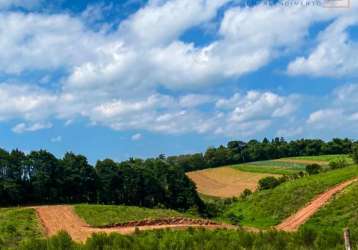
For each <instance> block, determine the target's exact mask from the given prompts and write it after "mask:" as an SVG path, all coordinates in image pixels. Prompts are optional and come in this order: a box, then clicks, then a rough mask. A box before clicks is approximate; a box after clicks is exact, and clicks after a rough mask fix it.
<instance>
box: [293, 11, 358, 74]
mask: <svg viewBox="0 0 358 250" xmlns="http://www.w3.org/2000/svg"><path fill="white" fill-rule="evenodd" d="M357 25H358V16H349V15H348V16H344V17H341V18H339V19H337V20H336V21H335V22H333V23H332V24H331V25H329V27H327V28H326V30H325V31H323V32H322V33H321V34H320V36H319V38H318V45H317V47H316V48H315V49H314V50H313V51H312V52H311V53H310V54H309V55H308V56H307V57H298V58H296V59H295V60H294V61H292V62H291V63H290V64H289V65H288V73H289V74H292V75H299V74H305V75H314V76H330V77H339V76H347V75H357V72H358V62H357V60H356V56H357V55H358V43H357V42H354V41H351V40H350V38H349V34H348V31H347V29H348V28H349V27H354V26H356V27H357Z"/></svg>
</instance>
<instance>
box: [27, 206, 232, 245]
mask: <svg viewBox="0 0 358 250" xmlns="http://www.w3.org/2000/svg"><path fill="white" fill-rule="evenodd" d="M33 208H34V209H36V212H37V215H38V217H39V218H40V220H41V224H42V226H43V228H44V231H45V233H46V235H47V236H52V235H55V234H57V233H58V232H59V231H61V230H64V231H67V232H68V233H69V234H70V235H71V237H72V239H73V240H75V241H77V242H84V241H86V239H87V238H88V237H90V236H91V235H92V234H93V233H99V232H104V233H113V232H117V233H120V234H131V233H134V232H135V230H154V229H165V228H172V229H186V228H188V227H202V228H207V229H217V228H235V227H234V226H231V225H225V224H217V223H214V222H211V221H206V220H193V219H185V218H182V219H175V220H173V221H170V219H164V220H155V221H143V222H134V223H127V224H124V225H119V226H114V227H107V228H94V227H91V226H90V225H88V224H87V223H86V222H85V221H84V220H82V219H81V218H80V217H79V216H77V215H76V214H75V212H74V211H73V208H72V207H71V206H68V205H58V206H38V207H33ZM165 223H170V224H165ZM134 225H137V226H134Z"/></svg>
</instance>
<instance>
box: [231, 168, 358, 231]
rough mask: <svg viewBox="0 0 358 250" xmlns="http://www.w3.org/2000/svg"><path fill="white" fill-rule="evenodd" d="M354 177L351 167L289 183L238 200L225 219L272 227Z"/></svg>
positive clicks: (255, 225) (356, 171)
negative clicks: (232, 218)
mask: <svg viewBox="0 0 358 250" xmlns="http://www.w3.org/2000/svg"><path fill="white" fill-rule="evenodd" d="M356 176H358V167H357V166H350V167H346V168H343V169H338V170H333V171H329V172H325V173H322V174H319V175H314V176H306V177H303V178H301V179H298V180H295V181H289V182H286V183H284V184H282V185H280V186H278V187H276V188H274V189H271V190H265V191H261V192H257V193H255V194H253V195H252V196H250V197H249V198H247V199H246V200H240V201H239V202H237V203H235V204H234V205H233V206H231V207H230V208H229V209H227V210H226V211H225V213H224V218H226V219H228V218H230V217H233V216H234V217H235V218H236V220H240V223H241V224H242V225H248V226H254V227H261V228H262V227H269V226H274V225H277V224H278V223H280V222H281V221H282V220H283V219H285V218H287V217H289V216H290V215H292V214H293V213H295V212H297V211H298V210H299V209H300V208H302V207H303V206H304V205H305V204H307V203H308V202H309V201H311V200H312V199H313V198H314V197H315V196H317V195H318V194H320V193H323V192H324V191H326V190H327V189H328V188H330V187H333V186H335V185H337V184H339V183H341V182H343V181H345V180H348V179H351V178H353V177H356Z"/></svg>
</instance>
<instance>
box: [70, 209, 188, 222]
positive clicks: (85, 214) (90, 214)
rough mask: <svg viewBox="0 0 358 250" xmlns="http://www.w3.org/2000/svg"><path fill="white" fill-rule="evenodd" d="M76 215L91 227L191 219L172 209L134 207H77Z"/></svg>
mask: <svg viewBox="0 0 358 250" xmlns="http://www.w3.org/2000/svg"><path fill="white" fill-rule="evenodd" d="M74 208H75V211H76V213H77V214H78V215H79V216H80V217H82V218H83V219H84V220H85V221H86V222H87V223H88V224H90V225H91V226H96V227H98V226H106V225H113V224H118V223H126V222H130V221H139V220H144V219H159V218H168V217H189V215H184V214H182V213H179V212H177V211H174V210H170V209H150V208H142V207H134V206H115V205H85V204H81V205H75V206H74Z"/></svg>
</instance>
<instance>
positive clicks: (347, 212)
mask: <svg viewBox="0 0 358 250" xmlns="http://www.w3.org/2000/svg"><path fill="white" fill-rule="evenodd" d="M357 197H358V183H353V184H352V185H351V186H349V187H347V188H346V189H345V190H343V191H342V192H341V193H339V194H337V195H336V196H335V197H334V199H333V200H332V201H331V202H330V203H328V204H327V205H326V206H325V207H323V208H321V209H320V210H319V211H318V212H317V213H316V214H315V215H314V216H313V217H312V218H311V219H310V220H308V221H307V222H306V223H305V224H304V225H303V227H304V228H307V229H314V230H315V231H324V230H330V231H333V232H335V233H339V232H342V230H343V228H345V227H348V228H349V229H350V230H351V232H352V234H353V235H358V199H357Z"/></svg>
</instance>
